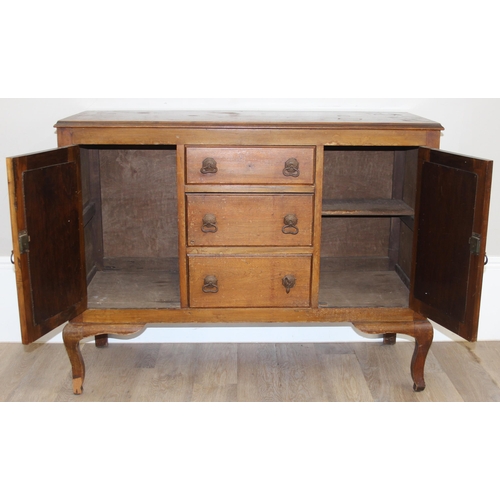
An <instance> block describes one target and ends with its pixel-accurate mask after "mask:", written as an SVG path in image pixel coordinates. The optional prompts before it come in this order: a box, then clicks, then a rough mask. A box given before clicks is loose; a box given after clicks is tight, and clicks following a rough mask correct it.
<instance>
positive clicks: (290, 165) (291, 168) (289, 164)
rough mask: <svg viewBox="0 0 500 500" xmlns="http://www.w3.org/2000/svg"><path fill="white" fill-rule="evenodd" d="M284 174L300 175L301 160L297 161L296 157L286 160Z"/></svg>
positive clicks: (290, 175) (289, 175)
mask: <svg viewBox="0 0 500 500" xmlns="http://www.w3.org/2000/svg"><path fill="white" fill-rule="evenodd" d="M283 175H285V176H286V177H298V176H299V175H300V171H299V162H298V161H297V159H296V158H289V159H288V160H287V161H286V162H285V168H284V169H283Z"/></svg>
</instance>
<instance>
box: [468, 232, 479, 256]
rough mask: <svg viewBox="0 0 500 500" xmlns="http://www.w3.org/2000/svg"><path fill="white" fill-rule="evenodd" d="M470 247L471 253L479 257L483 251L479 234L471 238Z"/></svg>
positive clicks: (473, 234) (474, 234)
mask: <svg viewBox="0 0 500 500" xmlns="http://www.w3.org/2000/svg"><path fill="white" fill-rule="evenodd" d="M469 245H470V253H471V254H472V255H479V252H480V251H481V235H480V234H477V233H472V236H471V237H470V238H469Z"/></svg>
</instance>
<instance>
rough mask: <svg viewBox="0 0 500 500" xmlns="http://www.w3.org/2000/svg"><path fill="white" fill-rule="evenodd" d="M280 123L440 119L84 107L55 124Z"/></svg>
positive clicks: (427, 125) (368, 124)
mask: <svg viewBox="0 0 500 500" xmlns="http://www.w3.org/2000/svg"><path fill="white" fill-rule="evenodd" d="M129 122H133V125H134V127H136V128H137V127H160V128H161V127H173V128H177V127H179V128H182V127H187V128H196V127H200V128H204V127H210V126H212V127H213V126H218V127H231V128H234V127H245V128H246V127H249V126H254V127H257V128H258V127H262V128H270V127H278V128H301V127H304V126H308V127H311V128H330V127H334V128H342V127H349V128H377V129H378V128H384V127H387V128H394V127H395V126H397V127H398V128H403V129H412V128H414V129H437V130H442V126H441V125H440V124H439V123H436V122H433V121H431V120H428V119H425V118H422V117H419V116H416V115H412V114H410V113H398V112H385V113H384V112H362V111H337V112H335V111H206V110H204V111H192V110H189V111H188V110H158V111H156V110H154V111H84V112H82V113H79V114H77V115H74V116H70V117H68V118H64V119H61V120H59V121H58V122H57V123H56V125H55V127H56V128H60V127H110V126H111V127H127V126H129V125H130V124H129Z"/></svg>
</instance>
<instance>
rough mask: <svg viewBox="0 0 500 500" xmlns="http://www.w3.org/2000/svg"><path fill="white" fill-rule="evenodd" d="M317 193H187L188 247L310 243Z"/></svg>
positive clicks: (303, 244)
mask: <svg viewBox="0 0 500 500" xmlns="http://www.w3.org/2000/svg"><path fill="white" fill-rule="evenodd" d="M313 205H314V196H313V195H309V194H287V195H283V194H280V195H277V194H263V195H256V194H241V195H239V194H188V195H187V242H188V246H309V245H311V244H312V230H313V229H312V228H313V210H314V207H313Z"/></svg>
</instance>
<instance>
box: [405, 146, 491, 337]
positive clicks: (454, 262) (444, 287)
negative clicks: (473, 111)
mask: <svg viewBox="0 0 500 500" xmlns="http://www.w3.org/2000/svg"><path fill="white" fill-rule="evenodd" d="M491 172H492V162H491V161H488V160H480V159H476V158H467V157H463V156H459V155H454V154H451V153H445V152H442V151H438V150H431V149H426V148H422V149H421V151H420V154H419V171H418V185H417V207H416V219H415V239H414V247H413V253H414V255H413V269H412V280H411V282H412V286H411V295H410V305H411V307H412V308H413V309H414V310H415V311H417V312H419V313H421V314H423V315H425V316H427V317H428V318H430V319H432V320H434V321H436V322H437V323H439V324H441V325H442V326H444V327H445V328H448V329H449V330H451V331H453V332H455V333H457V334H458V335H460V336H461V337H463V338H465V339H467V340H471V341H473V340H476V338H477V327H478V321H479V304H480V297H481V286H482V276H483V267H484V256H485V247H486V230H487V219H488V209H489V196H490V188H491Z"/></svg>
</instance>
